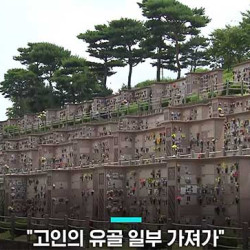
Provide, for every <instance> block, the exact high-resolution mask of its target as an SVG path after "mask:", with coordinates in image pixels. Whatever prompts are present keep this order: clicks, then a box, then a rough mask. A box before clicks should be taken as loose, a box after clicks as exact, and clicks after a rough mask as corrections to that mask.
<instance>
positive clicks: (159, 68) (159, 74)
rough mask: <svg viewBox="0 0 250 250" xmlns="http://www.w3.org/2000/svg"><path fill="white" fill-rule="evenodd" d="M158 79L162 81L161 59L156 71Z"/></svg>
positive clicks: (158, 61) (158, 60)
mask: <svg viewBox="0 0 250 250" xmlns="http://www.w3.org/2000/svg"><path fill="white" fill-rule="evenodd" d="M156 81H157V82H160V81H161V59H159V58H158V59H157V72H156Z"/></svg>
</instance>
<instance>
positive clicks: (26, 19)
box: [0, 0, 250, 120]
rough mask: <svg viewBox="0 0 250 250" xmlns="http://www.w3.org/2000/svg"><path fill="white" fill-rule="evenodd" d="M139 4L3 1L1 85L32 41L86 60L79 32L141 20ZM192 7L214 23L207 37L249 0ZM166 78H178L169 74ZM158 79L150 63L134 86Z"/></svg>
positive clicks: (114, 80) (193, 0) (139, 70)
mask: <svg viewBox="0 0 250 250" xmlns="http://www.w3.org/2000/svg"><path fill="white" fill-rule="evenodd" d="M138 1H140V0H0V31H1V39H0V81H2V80H3V77H4V73H5V72H6V71H7V70H8V69H10V68H16V67H20V64H19V63H17V62H15V61H14V60H13V56H14V55H17V48H19V47H25V46H26V45H27V43H28V42H50V43H55V44H57V45H60V46H63V47H65V48H66V49H69V50H71V51H72V53H73V54H76V55H79V56H83V57H85V58H87V57H88V55H87V53H85V49H86V46H85V45H84V43H83V42H82V41H81V40H79V39H77V38H76V36H77V35H78V34H79V33H82V32H85V31H86V30H87V29H93V27H94V25H95V24H102V23H106V22H107V21H110V20H112V19H119V18H121V17H129V18H136V19H142V17H141V10H140V9H139V7H138V5H137V2H138ZM180 1H181V2H182V3H184V4H187V5H189V6H190V7H202V6H203V7H205V9H206V14H207V15H208V16H209V17H210V18H212V22H211V23H210V24H209V25H208V27H206V28H205V29H204V31H203V33H204V34H209V33H210V32H211V31H212V30H213V29H215V28H222V27H224V26H225V25H226V24H231V25H234V24H237V23H238V22H239V20H240V19H241V14H240V12H242V11H243V12H244V11H246V10H247V9H250V1H249V0H237V1H235V0H233V1H232V0H180ZM127 73H128V69H127V68H122V69H119V71H118V73H117V74H116V75H114V76H112V77H111V78H109V79H108V87H111V88H112V89H113V90H114V91H117V90H118V89H119V88H120V87H121V85H122V84H123V83H126V82H127ZM164 76H165V77H167V76H172V77H173V76H174V75H173V74H172V73H169V72H165V73H164ZM147 79H155V69H154V68H152V67H151V65H150V64H149V62H146V63H143V64H140V65H138V66H137V67H136V68H135V69H134V72H133V76H132V85H135V84H136V83H138V82H140V81H143V80H147ZM0 104H1V105H0V120H4V119H6V116H5V112H6V108H7V107H10V106H11V103H10V101H8V100H6V99H5V98H3V97H2V96H0Z"/></svg>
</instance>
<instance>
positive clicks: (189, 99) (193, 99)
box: [186, 94, 200, 103]
mask: <svg viewBox="0 0 250 250" xmlns="http://www.w3.org/2000/svg"><path fill="white" fill-rule="evenodd" d="M199 101H200V97H199V95H198V94H193V95H191V96H188V97H187V98H186V103H196V102H199Z"/></svg>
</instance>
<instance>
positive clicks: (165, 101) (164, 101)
mask: <svg viewBox="0 0 250 250" xmlns="http://www.w3.org/2000/svg"><path fill="white" fill-rule="evenodd" d="M168 105H169V99H162V101H161V106H162V107H168Z"/></svg>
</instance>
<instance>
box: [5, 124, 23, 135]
mask: <svg viewBox="0 0 250 250" xmlns="http://www.w3.org/2000/svg"><path fill="white" fill-rule="evenodd" d="M4 131H5V132H6V133H19V131H20V128H19V127H18V126H16V125H8V126H5V127H4Z"/></svg>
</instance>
